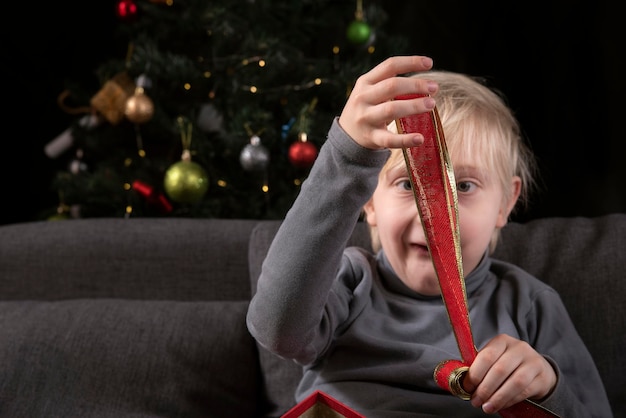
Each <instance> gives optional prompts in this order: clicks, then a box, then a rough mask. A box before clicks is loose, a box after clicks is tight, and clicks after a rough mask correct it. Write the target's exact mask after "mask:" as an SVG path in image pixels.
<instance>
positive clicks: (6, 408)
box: [0, 214, 626, 418]
mask: <svg viewBox="0 0 626 418" xmlns="http://www.w3.org/2000/svg"><path fill="white" fill-rule="evenodd" d="M279 223H280V222H279V221H256V220H224V219H202V220H201V219H184V218H178V219H172V218H164V219H155V218H137V219H80V220H69V221H55V222H45V221H41V222H29V223H20V224H9V225H4V226H1V227H0V255H1V256H0V257H1V261H0V296H1V301H0V417H10V418H22V417H24V418H38V417H42V418H43V417H46V418H55V417H59V418H61V417H63V418H68V417H117V418H119V417H133V418H141V417H185V418H189V417H203V418H207V417H216V418H224V417H236V418H241V417H273V416H280V415H281V414H282V413H284V412H285V411H287V410H288V409H289V408H290V407H292V406H293V405H294V400H293V397H292V393H293V390H294V386H295V384H296V382H297V380H298V377H299V370H298V368H297V367H295V366H294V365H293V364H291V363H289V362H287V361H285V360H281V359H278V358H275V357H273V356H271V355H270V354H268V353H267V352H265V351H263V350H262V349H259V348H258V347H257V346H256V344H255V342H254V340H253V339H252V338H251V336H250V335H249V334H248V332H247V329H246V325H245V314H246V308H247V304H248V301H249V299H250V296H251V293H252V292H253V291H254V289H255V281H256V277H258V274H259V271H260V265H261V262H262V260H263V256H264V254H265V252H266V251H267V248H268V246H269V243H270V241H271V239H272V237H273V235H274V233H275V232H276V229H277V227H278V225H279ZM349 244H350V245H352V244H360V245H364V246H369V243H368V233H367V228H366V226H365V225H363V224H358V225H357V228H356V230H355V232H354V235H353V237H352V239H351V241H350V243H349ZM497 255H498V256H499V257H501V258H503V259H507V260H510V261H513V262H515V263H517V264H519V265H521V266H522V267H524V268H526V269H527V270H529V271H530V272H531V273H533V274H535V275H537V276H538V277H540V278H542V279H543V280H545V281H546V282H548V283H549V284H551V285H552V286H554V287H555V288H556V289H557V290H558V291H559V292H560V293H561V295H562V297H563V299H564V301H565V304H566V306H567V308H568V309H569V311H570V313H571V316H572V318H573V320H574V322H575V323H576V325H577V327H578V330H579V332H580V334H581V335H582V337H583V339H584V340H585V342H586V343H587V345H588V347H589V349H590V351H591V353H592V355H593V356H594V358H595V360H596V362H597V365H598V368H599V370H600V373H601V375H602V377H603V379H604V382H605V385H606V388H607V391H608V393H609V397H610V400H611V403H612V407H613V409H614V413H615V416H616V417H624V416H626V396H625V395H626V355H625V354H624V347H626V319H625V318H626V214H615V215H607V216H603V217H598V218H549V219H539V220H535V221H531V222H528V223H526V224H519V223H511V224H509V225H508V226H507V227H506V228H505V230H504V231H503V237H502V241H501V245H500V247H499V248H498V251H497Z"/></svg>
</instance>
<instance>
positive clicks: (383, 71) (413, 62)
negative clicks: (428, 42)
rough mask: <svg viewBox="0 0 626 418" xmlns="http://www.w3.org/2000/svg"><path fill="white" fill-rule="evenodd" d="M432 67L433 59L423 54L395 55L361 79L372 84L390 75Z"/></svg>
mask: <svg viewBox="0 0 626 418" xmlns="http://www.w3.org/2000/svg"><path fill="white" fill-rule="evenodd" d="M432 67H433V60H432V58H430V57H425V56H421V55H409V56H395V57H390V58H387V59H386V60H384V61H383V62H381V63H380V64H378V65H377V66H376V67H374V68H373V69H371V70H370V71H369V72H368V73H366V74H365V75H364V76H362V77H361V79H362V80H365V81H367V82H369V83H371V84H376V83H378V82H380V81H382V80H385V79H387V78H389V77H394V76H397V75H400V74H407V73H411V72H416V71H427V70H430V69H431V68H432Z"/></svg>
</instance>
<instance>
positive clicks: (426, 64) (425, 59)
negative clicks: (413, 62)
mask: <svg viewBox="0 0 626 418" xmlns="http://www.w3.org/2000/svg"><path fill="white" fill-rule="evenodd" d="M422 65H424V67H427V68H430V67H432V65H433V60H432V59H431V58H428V57H422Z"/></svg>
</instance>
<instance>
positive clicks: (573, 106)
mask: <svg viewBox="0 0 626 418" xmlns="http://www.w3.org/2000/svg"><path fill="white" fill-rule="evenodd" d="M365 2H367V0H365ZM16 3H17V2H16ZM114 4H115V2H114V1H104V0H99V1H94V2H79V1H76V0H70V1H65V2H42V3H38V4H36V5H34V4H30V3H21V4H12V5H7V6H6V8H5V21H6V22H7V23H8V22H9V21H11V20H13V21H14V24H12V25H7V24H5V26H4V28H3V29H2V33H3V35H4V36H3V37H2V39H3V44H4V45H3V47H2V48H3V51H4V54H3V73H4V74H5V77H4V86H5V88H4V89H3V91H4V92H5V103H4V108H5V109H8V114H6V113H5V126H6V130H5V133H4V135H3V139H2V142H3V144H2V145H3V146H2V148H1V149H2V151H1V155H2V164H1V166H2V171H1V173H2V177H0V178H1V179H2V184H3V185H6V186H7V187H4V188H3V193H2V206H1V209H0V210H1V212H2V213H1V216H0V223H1V224H5V223H14V222H21V221H28V220H32V219H35V218H36V217H37V215H38V213H39V212H40V210H41V209H42V208H44V207H48V206H50V204H51V202H56V201H57V200H58V198H57V196H55V195H54V194H53V193H52V192H51V190H50V181H51V179H52V177H53V174H54V172H56V171H57V170H59V169H64V167H59V164H60V162H59V161H55V160H51V159H50V158H48V157H47V156H45V154H44V152H43V148H44V147H45V145H46V144H47V143H48V142H49V141H51V140H52V139H53V138H55V137H56V136H57V135H59V134H60V133H61V132H62V131H64V130H65V129H66V128H68V126H69V125H70V123H71V122H72V121H73V120H74V119H75V116H73V115H68V114H67V113H65V112H64V111H62V110H61V109H60V108H59V106H58V104H57V97H58V96H59V94H60V93H61V92H62V91H63V89H64V88H65V82H66V81H68V80H81V81H82V82H83V83H87V84H88V83H93V84H94V89H95V88H96V87H97V80H96V76H95V69H96V68H97V67H98V65H100V64H101V63H102V62H103V61H105V60H106V59H107V58H109V57H111V56H119V55H120V54H124V52H125V45H124V46H121V45H116V44H115V43H114V42H113V41H112V39H113V37H112V33H113V30H114V27H115V25H116V24H117V23H118V22H117V19H116V17H115V15H114V12H113V7H114ZM383 4H384V7H385V9H386V10H388V13H389V23H388V25H387V27H386V28H385V31H386V32H389V33H398V34H403V35H404V36H406V37H407V38H409V39H410V40H411V45H412V47H413V48H414V51H412V52H414V53H416V54H425V55H430V56H431V57H433V58H434V60H435V65H436V67H438V68H440V69H446V70H453V71H460V72H466V73H468V74H472V75H478V76H483V77H485V78H486V79H487V80H488V81H489V83H490V85H492V86H493V87H494V88H497V89H499V90H500V91H502V92H503V93H504V94H505V95H506V97H507V98H508V101H509V104H510V106H511V107H512V108H513V110H514V111H515V113H516V114H517V116H518V119H519V120H520V122H521V125H522V128H523V130H524V133H525V135H526V137H527V138H528V141H529V143H530V144H531V147H532V148H533V150H534V151H535V154H536V155H537V157H538V161H539V168H540V179H539V180H540V189H539V190H538V191H537V193H535V195H534V198H533V200H532V202H531V206H530V208H529V209H528V210H527V211H526V212H525V213H524V214H518V215H517V217H516V220H520V221H523V220H527V219H532V218H539V217H547V216H600V215H603V214H608V213H614V212H626V190H625V185H626V138H625V135H624V133H623V130H622V125H623V123H622V121H623V120H624V118H625V114H626V112H625V111H626V104H625V102H624V97H625V96H626V80H625V75H626V64H624V52H625V50H626V48H625V41H626V31H625V30H624V26H625V22H624V21H623V14H622V13H620V12H619V11H618V10H617V6H616V5H615V6H613V5H609V4H608V2H607V3H606V4H605V2H602V1H600V2H582V3H581V4H575V3H572V2H557V1H544V2H542V3H540V4H539V5H534V4H531V3H528V2H519V3H516V2H500V1H484V2H473V3H471V4H470V2H467V1H462V0H458V1H437V2H416V1H415V2H403V1H399V0H392V1H386V2H383ZM8 26H11V28H9V27H8Z"/></svg>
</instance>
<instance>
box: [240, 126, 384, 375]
mask: <svg viewBox="0 0 626 418" xmlns="http://www.w3.org/2000/svg"><path fill="white" fill-rule="evenodd" d="M388 156H389V151H388V150H369V149H366V148H363V147H361V146H360V145H359V144H357V143H356V142H354V141H353V140H352V139H351V138H350V137H349V136H348V135H347V134H346V133H345V132H344V131H343V129H342V128H341V127H340V126H339V123H338V119H335V120H334V121H333V124H332V126H331V129H330V131H329V133H328V138H327V141H326V142H325V143H324V144H323V145H322V147H321V148H320V152H319V155H318V157H317V159H316V161H315V164H314V165H313V167H312V169H311V172H310V174H309V176H308V178H307V179H306V180H305V181H304V182H303V184H302V189H301V190H300V193H299V194H298V197H297V198H296V200H295V202H294V204H293V206H292V207H291V209H290V210H289V212H288V213H287V215H286V217H285V219H284V221H283V223H282V225H281V227H280V228H279V230H278V232H277V234H276V236H275V238H274V240H273V242H272V244H271V246H270V248H269V251H268V254H267V257H266V259H265V261H264V263H263V266H262V270H261V275H260V277H259V281H258V284H257V292H256V294H255V295H254V297H253V299H252V300H251V302H250V306H249V309H248V315H247V324H248V329H249V330H250V332H251V334H252V335H253V336H254V337H255V338H256V339H257V341H258V342H259V343H260V344H261V345H262V346H264V347H265V348H267V349H268V350H270V351H273V352H274V353H276V354H278V355H280V356H282V357H286V358H293V359H296V360H297V361H300V362H303V363H304V362H309V361H312V360H313V359H314V358H315V357H316V356H317V351H319V346H320V345H324V344H326V343H327V342H328V341H329V339H330V338H331V337H332V333H333V329H332V327H333V326H336V325H337V324H334V323H333V322H332V321H330V320H329V317H332V314H333V312H332V309H341V307H336V308H333V307H331V306H327V304H326V301H327V299H328V297H329V293H330V291H331V287H332V285H333V282H334V280H335V278H336V276H337V274H338V271H339V268H340V265H341V260H342V254H343V250H344V248H345V245H346V243H347V240H348V239H349V237H350V235H351V233H352V231H353V229H354V226H355V224H356V222H357V221H358V218H359V215H360V213H361V210H362V208H363V205H364V204H365V203H366V202H367V200H368V199H369V198H370V197H371V195H372V193H373V191H374V189H375V187H376V184H377V181H378V173H379V172H380V169H381V168H382V166H383V164H384V163H385V161H386V160H387V158H388ZM343 309H345V307H343ZM331 324H332V326H331Z"/></svg>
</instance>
